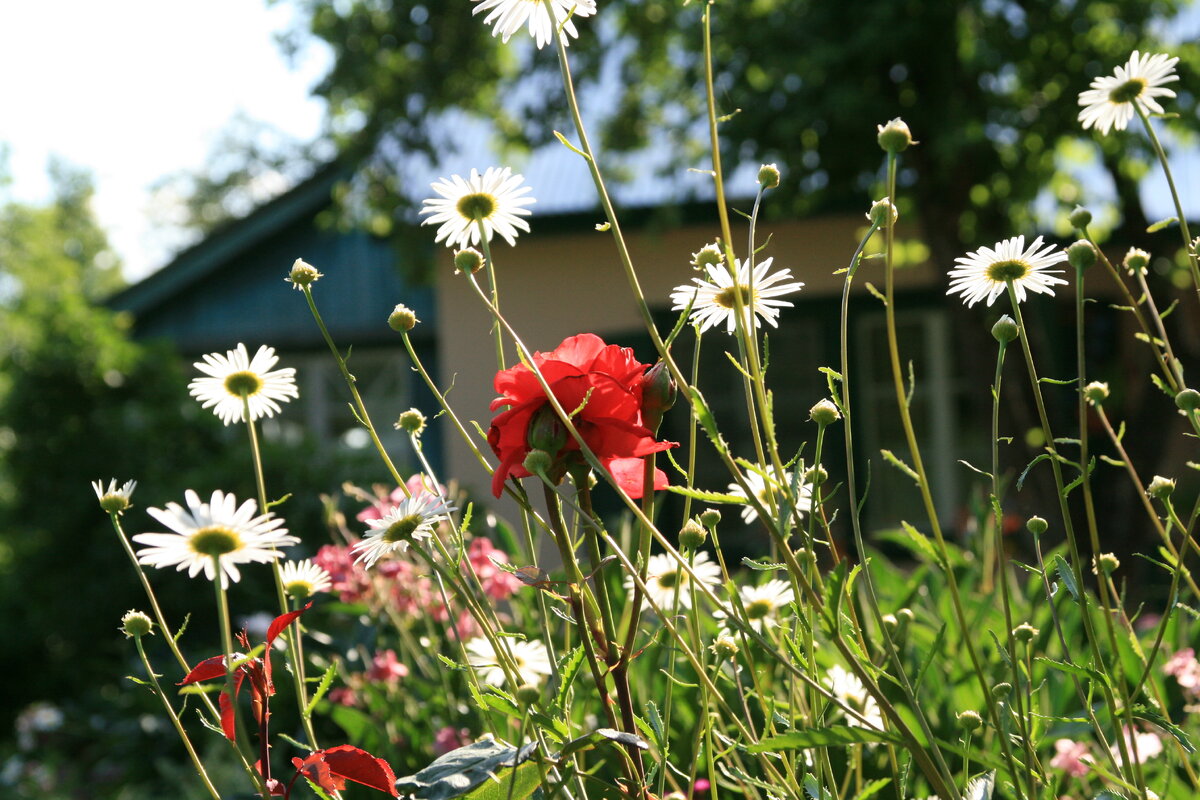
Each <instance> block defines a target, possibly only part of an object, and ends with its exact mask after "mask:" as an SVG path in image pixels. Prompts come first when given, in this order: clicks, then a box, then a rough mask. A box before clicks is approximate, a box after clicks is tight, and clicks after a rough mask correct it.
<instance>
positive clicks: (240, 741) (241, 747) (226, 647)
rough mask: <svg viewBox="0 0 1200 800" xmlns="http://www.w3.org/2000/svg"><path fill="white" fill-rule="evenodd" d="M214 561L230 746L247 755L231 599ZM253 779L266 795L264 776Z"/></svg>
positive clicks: (218, 562) (219, 561)
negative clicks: (230, 719)
mask: <svg viewBox="0 0 1200 800" xmlns="http://www.w3.org/2000/svg"><path fill="white" fill-rule="evenodd" d="M212 560H213V568H214V570H215V574H216V575H217V576H218V577H217V578H215V579H214V580H213V582H212V584H213V588H214V590H215V591H216V593H217V624H218V625H219V626H220V628H221V649H222V651H223V652H224V654H225V692H226V694H227V696H228V697H229V702H230V705H231V707H232V708H233V728H234V731H235V732H236V739H237V740H236V741H234V742H231V743H230V744H232V745H233V747H234V749H235V750H237V751H238V752H239V753H243V754H245V753H250V752H253V750H251V749H250V747H249V745H248V744H247V740H246V729H245V727H244V726H243V724H242V712H241V709H240V708H239V707H238V703H237V692H236V691H235V689H234V673H235V671H236V668H235V666H234V656H233V654H234V652H235V650H234V648H233V633H232V627H231V623H230V619H229V598H228V596H227V595H226V594H225V585H224V583H222V581H221V580H220V579H219V578H220V575H221V569H222V567H221V557H220V556H213V557H212ZM253 777H254V779H255V782H256V783H258V784H259V790H260V791H262V792H264V793H265V792H266V789H265V787H264V786H263V783H262V776H261V775H259V774H258V771H257V770H255V771H254V776H253ZM264 796H265V795H264Z"/></svg>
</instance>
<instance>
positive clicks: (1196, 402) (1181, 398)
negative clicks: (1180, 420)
mask: <svg viewBox="0 0 1200 800" xmlns="http://www.w3.org/2000/svg"><path fill="white" fill-rule="evenodd" d="M1175 405H1177V406H1178V407H1179V408H1181V409H1182V410H1184V411H1195V410H1196V409H1197V408H1200V392H1197V391H1196V390H1195V389H1184V390H1183V391H1181V392H1180V393H1179V394H1177V395H1175Z"/></svg>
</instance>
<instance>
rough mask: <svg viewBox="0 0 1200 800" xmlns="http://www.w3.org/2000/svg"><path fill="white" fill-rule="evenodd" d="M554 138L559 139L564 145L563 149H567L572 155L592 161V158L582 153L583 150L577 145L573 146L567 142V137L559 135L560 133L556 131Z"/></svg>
mask: <svg viewBox="0 0 1200 800" xmlns="http://www.w3.org/2000/svg"><path fill="white" fill-rule="evenodd" d="M554 138H555V139H558V141H559V142H561V143H562V145H563V147H565V148H567V149H568V150H570V151H571V152H572V153H574V154H575V155H577V156H579V157H580V158H582V159H583V160H585V161H591V159H590V158H588V156H587V153H585V152H583V151H582V150H580V149H579V148H578V147H576V146H575V145H573V144H571V143H570V142H569V141H567V137H566V136H563V135H562V134H561V133H559V132H558V131H555V132H554Z"/></svg>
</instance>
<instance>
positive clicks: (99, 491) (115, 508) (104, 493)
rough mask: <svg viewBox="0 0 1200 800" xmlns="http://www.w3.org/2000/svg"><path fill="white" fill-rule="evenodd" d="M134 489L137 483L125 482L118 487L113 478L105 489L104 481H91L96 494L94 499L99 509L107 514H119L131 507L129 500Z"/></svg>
mask: <svg viewBox="0 0 1200 800" xmlns="http://www.w3.org/2000/svg"><path fill="white" fill-rule="evenodd" d="M136 488H137V481H125V483H124V484H123V485H122V486H120V487H118V486H117V479H116V478H113V479H112V480H110V481H109V482H108V487H107V488H106V487H105V486H104V481H92V489H93V490H94V491H95V492H96V499H97V500H99V501H100V508H102V509H104V511H105V513H108V514H120V513H122V512H124V511H125V510H126V509H128V508H129V507H130V506H131V505H133V504H132V503H131V502H130V501H129V498H130V497H131V496H132V495H133V490H134V489H136Z"/></svg>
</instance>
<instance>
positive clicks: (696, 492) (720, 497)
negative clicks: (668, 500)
mask: <svg viewBox="0 0 1200 800" xmlns="http://www.w3.org/2000/svg"><path fill="white" fill-rule="evenodd" d="M667 491H669V492H674V493H675V494H681V495H683V496H684V497H690V498H692V499H693V500H700V501H701V502H705V503H733V504H736V505H745V504H746V498H745V497H742V496H741V495H736V494H724V493H722V492H706V491H704V490H703V489H693V488H691V487H688V486H668V487H667Z"/></svg>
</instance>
